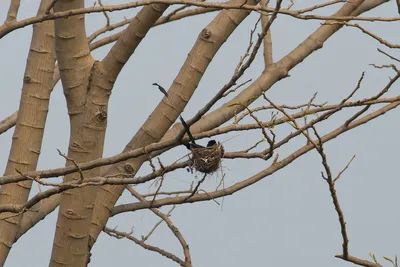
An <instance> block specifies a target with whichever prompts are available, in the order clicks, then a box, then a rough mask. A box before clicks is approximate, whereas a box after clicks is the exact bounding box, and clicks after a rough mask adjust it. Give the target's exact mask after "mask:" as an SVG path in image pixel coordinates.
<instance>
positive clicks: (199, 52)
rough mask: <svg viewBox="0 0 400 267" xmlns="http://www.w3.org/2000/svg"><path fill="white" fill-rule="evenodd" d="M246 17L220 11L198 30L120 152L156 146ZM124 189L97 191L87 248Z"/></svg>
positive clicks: (132, 169) (136, 162) (117, 168)
mask: <svg viewBox="0 0 400 267" xmlns="http://www.w3.org/2000/svg"><path fill="white" fill-rule="evenodd" d="M237 2H240V1H238V0H234V1H231V3H237ZM248 3H249V4H254V3H255V1H253V0H250V1H249V2H248ZM248 14H249V12H247V11H242V10H229V11H228V10H224V11H221V12H220V14H219V15H218V16H217V17H216V18H215V19H214V20H213V21H212V22H211V23H210V24H209V25H208V26H207V27H205V28H204V29H203V30H202V32H201V33H200V34H199V37H198V39H197V41H196V43H195V44H194V46H193V48H192V50H191V52H190V53H189V55H188V58H187V59H186V61H185V63H184V65H183V66H182V68H181V70H180V72H179V74H178V76H177V77H176V78H175V80H174V82H173V84H172V86H171V88H170V89H169V91H168V94H169V99H166V98H164V99H163V101H162V102H161V103H160V104H159V105H158V106H157V108H156V109H155V110H154V111H153V113H152V114H151V115H150V117H149V118H148V120H147V121H146V122H145V123H144V125H143V126H142V127H141V128H140V130H139V131H138V132H137V133H136V135H135V136H134V137H133V138H132V140H131V141H130V142H129V144H128V145H127V146H126V148H125V150H124V151H128V150H132V149H135V148H138V147H141V146H145V145H148V144H151V143H153V142H157V141H159V140H160V139H161V138H162V137H163V136H164V134H165V133H166V132H167V130H168V129H169V128H170V127H171V125H172V124H173V123H174V122H175V120H176V119H177V117H178V115H179V114H180V113H181V112H182V111H183V109H184V108H185V106H186V104H187V102H188V101H189V99H190V97H191V96H192V95H193V93H194V91H195V89H196V87H197V85H198V83H199V82H200V80H201V78H202V77H203V74H204V72H205V71H206V69H207V67H208V65H209V63H210V62H211V60H212V59H213V57H214V56H215V54H216V53H217V52H218V50H219V48H220V47H221V46H222V44H223V43H224V42H225V41H226V39H227V38H228V37H229V36H230V34H231V33H232V32H233V31H234V30H235V29H236V27H237V26H238V25H239V24H240V23H241V22H242V21H243V20H244V19H245V18H246V17H247V15H248ZM145 160H146V157H145V156H142V157H140V158H136V159H132V160H129V161H126V162H122V163H120V164H116V165H114V166H112V167H111V168H110V169H109V170H108V171H107V174H110V175H113V174H118V173H121V172H122V173H130V174H133V173H136V172H137V170H138V169H139V168H140V166H141V165H142V163H143V162H144V161H145ZM124 188H125V187H124V186H104V187H101V189H102V190H100V191H99V193H98V196H97V198H96V205H95V210H94V213H93V218H92V223H91V227H90V244H89V245H90V246H93V244H94V243H95V241H96V239H97V237H98V235H99V234H100V232H101V231H102V229H103V227H104V226H105V224H106V222H107V220H108V218H109V216H110V214H111V210H112V208H113V206H114V204H115V203H116V201H117V200H118V198H119V197H120V195H121V194H122V192H123V190H124Z"/></svg>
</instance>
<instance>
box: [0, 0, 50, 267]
mask: <svg viewBox="0 0 400 267" xmlns="http://www.w3.org/2000/svg"><path fill="white" fill-rule="evenodd" d="M17 2H18V3H17ZM47 3H48V1H47V0H43V1H41V4H40V6H39V11H38V14H41V13H43V12H44V8H45V6H46V5H47ZM17 4H18V5H19V1H12V3H11V5H17ZM10 8H11V6H10ZM17 10H18V8H16V9H15V11H17ZM15 15H16V13H15ZM54 63H55V53H54V30H53V22H52V21H47V22H43V23H39V24H35V25H34V26H33V35H32V41H31V45H30V50H29V54H28V60H27V64H26V69H25V74H24V79H23V81H24V83H23V87H22V92H21V100H20V105H19V112H18V115H16V116H18V118H17V122H16V128H15V131H14V134H13V138H12V145H11V150H10V154H9V158H8V162H7V166H6V171H5V175H10V174H14V173H16V170H18V171H22V172H27V171H33V170H36V166H37V162H38V159H39V155H40V149H41V145H42V140H43V133H44V128H45V124H46V118H47V112H48V108H49V99H50V93H51V88H52V87H51V85H52V80H53V70H54ZM31 186H32V181H23V182H18V183H15V184H7V185H3V186H2V187H1V188H0V204H1V205H4V204H14V205H18V204H22V203H25V202H26V201H27V200H28V197H29V192H30V189H31ZM9 215H10V214H9V213H2V214H1V215H0V265H1V266H4V263H5V261H6V258H7V256H8V253H9V251H10V249H11V246H12V244H13V243H14V241H15V237H16V234H17V232H18V230H19V221H20V218H21V216H9ZM7 217H8V218H7Z"/></svg>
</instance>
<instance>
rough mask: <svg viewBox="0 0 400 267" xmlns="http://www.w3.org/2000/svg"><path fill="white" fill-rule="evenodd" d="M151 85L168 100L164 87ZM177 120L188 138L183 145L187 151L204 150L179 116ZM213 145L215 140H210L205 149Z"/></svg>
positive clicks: (155, 84)
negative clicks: (193, 149)
mask: <svg viewBox="0 0 400 267" xmlns="http://www.w3.org/2000/svg"><path fill="white" fill-rule="evenodd" d="M153 85H154V86H157V87H158V90H160V92H161V93H163V94H164V95H165V97H167V98H168V93H167V91H166V90H165V89H164V87H162V86H161V85H159V84H158V83H153ZM179 119H180V121H181V122H182V125H183V127H184V128H185V132H186V133H187V135H188V136H189V140H190V142H189V143H184V144H183V145H184V146H185V147H186V148H187V149H189V150H191V149H192V148H205V147H204V146H202V145H199V144H196V141H195V139H194V137H193V135H192V133H191V132H190V127H189V125H187V123H186V121H185V120H184V119H183V118H182V116H181V115H180V116H179ZM215 145H217V142H216V141H215V140H210V141H208V143H207V147H210V148H211V147H213V146H215Z"/></svg>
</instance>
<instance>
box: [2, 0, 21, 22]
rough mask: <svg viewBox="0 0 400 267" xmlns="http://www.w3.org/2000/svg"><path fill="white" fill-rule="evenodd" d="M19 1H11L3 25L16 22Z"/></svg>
mask: <svg viewBox="0 0 400 267" xmlns="http://www.w3.org/2000/svg"><path fill="white" fill-rule="evenodd" d="M20 3H21V0H11V1H10V6H9V8H8V12H7V19H6V21H5V23H6V24H7V23H9V22H13V21H16V20H17V15H18V10H19V6H20Z"/></svg>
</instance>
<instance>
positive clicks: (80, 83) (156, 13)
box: [50, 1, 167, 266]
mask: <svg viewBox="0 0 400 267" xmlns="http://www.w3.org/2000/svg"><path fill="white" fill-rule="evenodd" d="M80 7H83V1H58V2H57V4H56V5H55V7H54V8H55V10H57V11H65V10H70V9H74V8H80ZM155 7H158V9H156V8H155ZM166 7H167V6H166V5H154V6H150V7H144V8H143V9H142V11H141V12H139V13H143V12H145V13H144V15H145V16H143V17H140V18H139V19H137V20H134V21H133V22H132V23H131V24H130V26H129V27H128V28H127V29H126V30H125V31H124V33H123V34H122V36H121V38H120V40H119V41H118V42H117V43H116V44H115V47H117V49H114V48H113V49H112V50H111V52H110V54H109V55H108V56H107V57H106V59H107V60H104V62H97V61H96V62H95V61H94V60H93V59H92V57H91V56H90V50H89V46H88V42H87V38H86V34H85V25H84V16H83V15H82V16H74V17H70V18H67V19H59V20H57V21H56V23H55V25H56V27H55V29H56V52H57V59H58V61H59V69H60V77H61V81H62V84H63V88H64V94H65V96H66V99H67V107H68V113H69V115H70V123H71V136H70V144H69V150H68V157H69V158H71V159H73V160H74V161H75V162H78V163H80V162H85V161H89V160H93V159H97V158H100V157H101V156H102V153H103V146H104V137H105V130H106V122H107V109H108V100H109V97H110V94H111V90H112V88H113V85H114V81H115V80H116V78H117V76H118V74H119V73H120V71H121V69H122V66H123V65H124V64H125V63H126V61H127V60H128V59H129V57H130V55H131V54H132V53H133V52H134V51H135V49H136V47H137V46H138V44H139V43H140V41H141V40H142V38H143V37H144V36H145V34H146V33H147V32H148V30H149V29H150V28H151V27H152V25H153V24H154V22H155V21H156V20H157V19H158V18H159V17H160V16H161V15H162V12H163V11H164V10H165V9H166ZM143 10H144V11H143ZM146 14H147V15H148V16H147V15H146ZM132 25H133V26H132ZM69 164H71V162H67V165H69ZM98 174H99V170H98V169H94V170H90V171H85V172H84V173H83V175H84V177H85V178H89V177H92V176H97V175H98ZM74 179H80V176H79V174H72V175H67V176H66V177H65V178H64V180H65V181H72V180H74ZM95 198H96V187H84V188H81V189H75V190H69V191H66V192H64V193H63V194H62V195H61V199H60V203H61V204H60V211H59V216H58V221H57V227H56V235H55V238H54V244H53V253H52V258H51V263H50V266H85V265H86V264H87V262H88V251H89V247H88V240H89V239H88V236H89V235H88V232H89V223H90V221H91V215H92V210H93V206H94V201H95Z"/></svg>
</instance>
